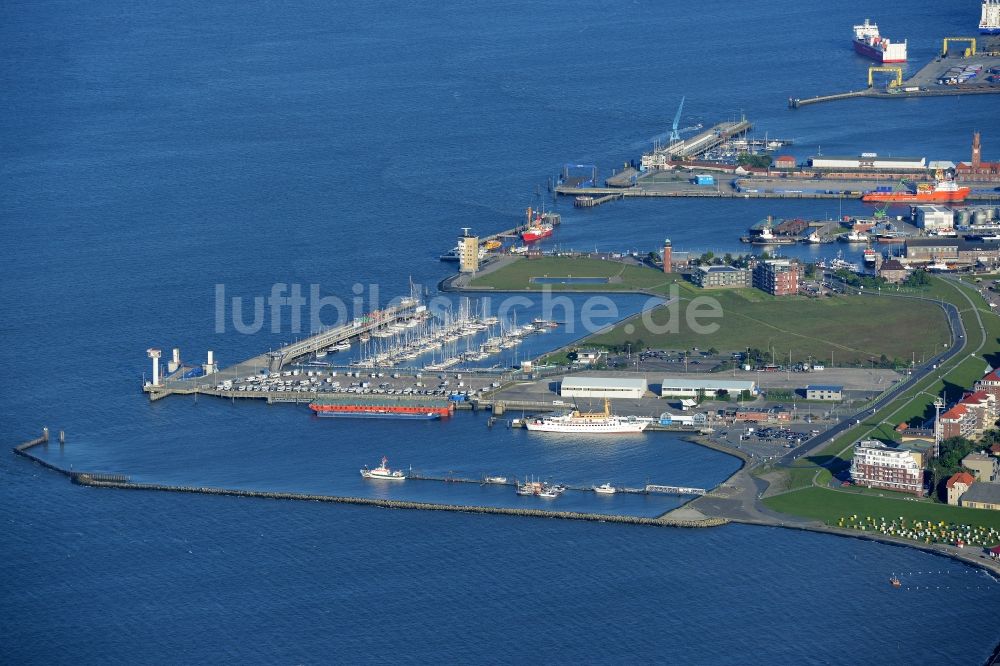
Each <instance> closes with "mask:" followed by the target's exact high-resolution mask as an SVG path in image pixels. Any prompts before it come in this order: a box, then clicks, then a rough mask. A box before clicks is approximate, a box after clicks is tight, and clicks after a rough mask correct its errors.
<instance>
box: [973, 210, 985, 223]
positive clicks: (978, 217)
mask: <svg viewBox="0 0 1000 666" xmlns="http://www.w3.org/2000/svg"><path fill="white" fill-rule="evenodd" d="M972 224H974V225H976V226H978V225H981V224H986V211H985V210H983V209H982V208H979V209H977V210H976V212H975V213H973V214H972Z"/></svg>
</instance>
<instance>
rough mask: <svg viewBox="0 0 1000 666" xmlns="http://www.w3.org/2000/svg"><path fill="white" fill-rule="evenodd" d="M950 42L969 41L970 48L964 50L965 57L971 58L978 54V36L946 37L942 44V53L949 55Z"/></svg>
mask: <svg viewBox="0 0 1000 666" xmlns="http://www.w3.org/2000/svg"><path fill="white" fill-rule="evenodd" d="M949 42H968V43H969V48H967V49H965V51H963V52H962V55H963V57H966V58H969V57H971V56H974V55H976V38H975V37H945V38H944V43H943V44H942V45H941V55H942V56H947V55H948V43H949Z"/></svg>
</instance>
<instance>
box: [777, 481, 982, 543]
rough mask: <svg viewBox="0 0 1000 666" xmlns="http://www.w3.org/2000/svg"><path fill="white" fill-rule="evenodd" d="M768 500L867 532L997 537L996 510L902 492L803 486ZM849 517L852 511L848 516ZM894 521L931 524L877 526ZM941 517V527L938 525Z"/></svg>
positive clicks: (940, 538)
mask: <svg viewBox="0 0 1000 666" xmlns="http://www.w3.org/2000/svg"><path fill="white" fill-rule="evenodd" d="M766 503H767V505H768V506H769V507H770V508H771V509H774V510H775V511H780V512H782V513H790V514H795V515H798V516H805V517H808V518H813V519H815V520H819V521H822V522H823V523H826V524H827V525H831V526H836V527H846V528H848V529H858V530H859V531H860V527H861V526H864V527H865V530H864V531H865V532H866V533H871V534H880V533H881V534H886V533H890V534H893V535H894V536H903V537H904V538H910V539H912V540H914V541H924V542H926V543H953V542H954V540H955V539H954V535H955V534H959V535H963V540H964V541H965V542H966V543H967V544H970V545H979V546H993V545H996V542H997V541H1000V537H998V536H997V533H996V530H1000V511H988V510H985V509H965V508H962V507H957V506H949V505H947V504H936V503H933V502H929V501H913V500H912V499H906V498H903V497H877V496H871V495H857V494H850V493H844V492H837V491H835V490H827V489H825V488H805V489H803V490H800V491H797V492H794V493H787V494H784V495H778V496H776V497H772V498H770V499H768V500H767V502H766ZM852 517H855V518H854V519H853V520H852ZM883 519H884V521H885V522H886V523H888V524H891V523H893V522H896V524H897V526H899V525H906V526H907V527H908V528H909V530H912V529H913V525H914V524H916V523H922V524H923V525H921V527H920V528H917V529H922V528H923V526H924V525H926V524H928V523H932V524H933V525H934V527H933V528H932V529H931V530H930V534H928V536H926V537H923V536H917V535H912V536H911V535H908V534H900V533H899V532H900V530H898V529H897V530H896V532H888V531H886V530H884V529H880V528H879V524H880V523H881V522H882V521H883ZM941 523H944V527H941V526H940V525H941Z"/></svg>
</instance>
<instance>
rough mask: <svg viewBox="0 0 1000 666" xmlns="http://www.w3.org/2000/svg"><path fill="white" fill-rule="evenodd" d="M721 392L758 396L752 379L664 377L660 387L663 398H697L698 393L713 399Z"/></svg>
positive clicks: (755, 383) (755, 384)
mask: <svg viewBox="0 0 1000 666" xmlns="http://www.w3.org/2000/svg"><path fill="white" fill-rule="evenodd" d="M719 391H726V392H727V393H734V394H739V393H742V392H743V391H749V392H750V394H751V395H757V382H755V381H754V380H752V379H746V380H741V379H688V378H681V377H664V378H663V383H662V384H661V385H660V397H662V398H696V397H697V396H698V393H699V392H700V393H702V394H703V395H706V396H709V397H711V396H712V395H715V394H716V393H718V392H719Z"/></svg>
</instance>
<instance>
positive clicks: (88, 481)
mask: <svg viewBox="0 0 1000 666" xmlns="http://www.w3.org/2000/svg"><path fill="white" fill-rule="evenodd" d="M72 479H73V482H74V483H77V484H80V485H82V486H90V487H95V488H117V489H120V490H155V491H164V492H174V493H195V494H200V495H222V496H227V497H252V498H257V499H273V500H297V501H305V502H328V503H331V504H357V505H361V506H375V507H380V508H383V509H411V510H418V511H455V512H461V513H481V514H493V515H500V516H521V517H529V518H556V519H560V520H585V521H591V522H601V523H619V524H623V525H649V526H657V527H718V526H720V525H725V524H727V523H728V522H729V521H728V520H727V519H725V518H705V519H703V520H679V519H672V518H663V517H661V518H645V517H642V516H614V515H607V514H600V513H582V512H578V511H548V510H543V509H517V508H509V507H497V506H474V505H464V504H435V503H433V502H411V501H407V500H390V499H376V498H371V497H345V496H339V495H310V494H303V493H288V492H274V491H264V490H237V489H233V488H213V487H205V486H173V485H164V484H159V483H135V482H131V481H108V480H105V479H102V478H100V477H95V476H94V475H91V474H87V473H76V474H73V475H72Z"/></svg>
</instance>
